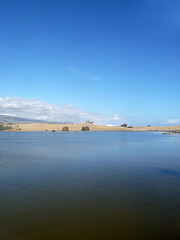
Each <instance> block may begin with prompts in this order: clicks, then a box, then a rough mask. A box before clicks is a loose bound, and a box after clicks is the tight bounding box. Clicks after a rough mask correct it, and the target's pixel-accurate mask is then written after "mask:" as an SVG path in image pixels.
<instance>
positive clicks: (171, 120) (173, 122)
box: [166, 118, 180, 124]
mask: <svg viewBox="0 0 180 240" xmlns="http://www.w3.org/2000/svg"><path fill="white" fill-rule="evenodd" d="M166 124H180V118H175V119H168V121H167V122H166Z"/></svg>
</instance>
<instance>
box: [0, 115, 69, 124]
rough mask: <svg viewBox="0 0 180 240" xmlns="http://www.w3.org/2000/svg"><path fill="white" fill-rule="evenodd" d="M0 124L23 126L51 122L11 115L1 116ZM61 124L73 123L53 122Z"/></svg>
mask: <svg viewBox="0 0 180 240" xmlns="http://www.w3.org/2000/svg"><path fill="white" fill-rule="evenodd" d="M0 122H3V123H5V124H8V123H12V124H17V123H19V124H23V123H50V121H45V120H39V119H30V118H22V117H14V116H9V115H0ZM53 123H59V124H65V123H71V122H53Z"/></svg>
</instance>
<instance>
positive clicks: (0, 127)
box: [0, 124, 12, 131]
mask: <svg viewBox="0 0 180 240" xmlns="http://www.w3.org/2000/svg"><path fill="white" fill-rule="evenodd" d="M10 129H12V127H10V126H5V125H3V124H1V125H0V131H4V130H10Z"/></svg>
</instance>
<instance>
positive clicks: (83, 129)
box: [82, 126, 90, 131]
mask: <svg viewBox="0 0 180 240" xmlns="http://www.w3.org/2000/svg"><path fill="white" fill-rule="evenodd" d="M89 130H90V128H89V127H88V126H83V127H82V131H89Z"/></svg>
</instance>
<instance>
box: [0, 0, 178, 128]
mask: <svg viewBox="0 0 180 240" xmlns="http://www.w3.org/2000/svg"><path fill="white" fill-rule="evenodd" d="M179 65H180V1H178V0H151V1H148V0H134V1H133V0H123V1H121V0H119V1H117V0H114V1H112V0H111V1H110V0H91V1H89V0H86V1H84V0H82V1H79V0H76V1H75V0H69V1H67V0H66V1H63V0H61V1H59V0H17V1H14V0H0V82H1V91H0V114H11V113H12V114H13V115H18V116H19V115H21V116H28V117H29V116H31V114H32V113H31V111H30V110H28V109H29V106H32V109H33V107H34V106H35V105H36V108H34V115H33V117H37V118H40V117H42V118H44V119H45V118H46V116H45V115H43V114H47V119H48V117H49V116H50V114H52V116H54V117H57V118H58V117H59V120H61V118H62V115H63V113H64V114H65V112H66V111H64V112H62V114H60V115H58V116H57V115H56V116H55V115H53V114H54V112H53V110H51V112H47V111H45V112H44V113H43V112H41V114H39V115H38V111H40V110H38V109H37V104H38V103H41V104H40V105H41V106H42V103H43V104H44V105H43V107H42V108H46V107H47V108H48V109H49V108H50V106H55V105H56V106H59V110H58V111H61V110H60V109H62V106H63V109H65V106H68V111H69V106H71V108H72V109H73V111H72V113H71V114H70V115H64V116H65V117H67V118H71V117H72V116H73V117H72V119H73V120H74V121H81V120H84V118H82V119H81V118H80V117H79V115H78V114H79V112H78V111H81V116H82V115H83V114H85V116H86V117H88V118H89V119H90V118H91V119H92V118H94V119H97V122H99V123H107V122H108V123H113V124H119V123H122V122H128V123H129V124H136V125H147V124H152V125H164V124H167V123H169V124H180V111H179V108H180V107H179V106H180V94H179V92H180V66H179ZM25 103H26V104H25ZM23 104H24V105H23ZM33 104H34V105H33ZM21 105H22V106H21ZM72 105H73V106H72ZM13 106H14V107H13ZM48 106H49V107H48ZM26 107H27V109H26ZM52 108H53V109H54V107H52ZM54 111H56V112H57V109H56V110H54ZM28 114H29V115H28ZM73 114H74V115H76V116H74V115H73ZM77 115H78V116H77ZM117 115H118V116H117ZM95 116H96V117H95ZM99 116H100V117H99ZM63 119H64V118H63ZM67 120H68V121H71V119H67ZM87 120H88V119H87Z"/></svg>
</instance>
